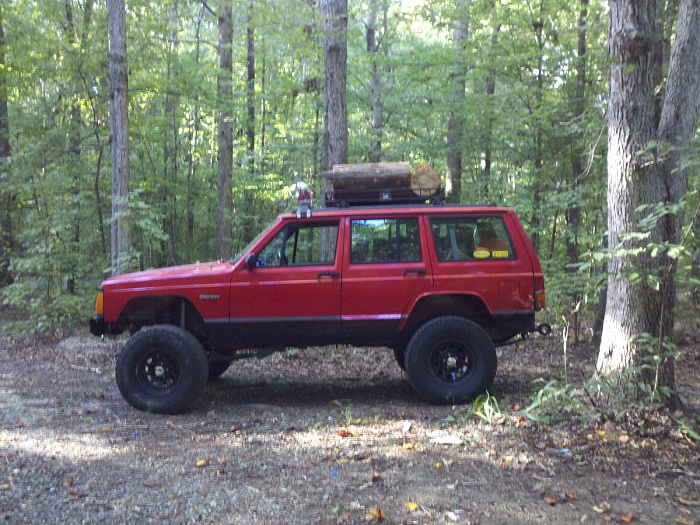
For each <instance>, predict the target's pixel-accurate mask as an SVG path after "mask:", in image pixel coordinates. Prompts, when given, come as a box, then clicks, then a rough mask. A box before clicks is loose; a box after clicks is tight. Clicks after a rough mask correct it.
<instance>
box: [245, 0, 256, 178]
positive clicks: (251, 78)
mask: <svg viewBox="0 0 700 525" xmlns="http://www.w3.org/2000/svg"><path fill="white" fill-rule="evenodd" d="M253 15H254V0H249V1H248V18H247V21H246V22H247V27H246V69H247V79H246V106H247V108H248V119H247V120H246V139H247V141H248V163H249V166H250V169H249V171H250V173H251V174H252V173H254V172H255V163H254V154H255V28H254V27H253Z"/></svg>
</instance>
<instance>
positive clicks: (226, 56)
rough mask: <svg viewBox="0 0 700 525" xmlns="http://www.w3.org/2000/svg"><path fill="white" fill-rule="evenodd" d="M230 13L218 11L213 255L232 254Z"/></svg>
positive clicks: (222, 256)
mask: <svg viewBox="0 0 700 525" xmlns="http://www.w3.org/2000/svg"><path fill="white" fill-rule="evenodd" d="M232 42H233V13H232V9H231V7H230V6H225V7H222V8H221V10H220V12H219V77H218V113H219V115H218V119H217V120H218V128H219V134H218V142H219V144H218V146H219V153H218V160H219V177H218V182H217V191H218V201H217V206H216V257H217V258H219V259H227V258H229V257H231V255H232V253H231V235H232V231H231V230H232V228H231V226H232V215H233V123H232V122H231V109H230V107H231V99H232V98H233V85H232V81H233V58H232V55H231V44H232Z"/></svg>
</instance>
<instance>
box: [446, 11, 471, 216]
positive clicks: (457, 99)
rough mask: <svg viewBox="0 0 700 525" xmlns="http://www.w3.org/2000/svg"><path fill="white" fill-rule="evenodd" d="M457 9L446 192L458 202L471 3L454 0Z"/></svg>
mask: <svg viewBox="0 0 700 525" xmlns="http://www.w3.org/2000/svg"><path fill="white" fill-rule="evenodd" d="M455 11H456V13H457V15H456V18H455V21H454V24H455V25H454V29H453V40H452V49H453V52H454V56H455V65H454V66H453V68H452V73H451V74H450V84H451V87H452V93H451V101H450V105H451V109H450V116H449V118H448V120H447V173H446V175H445V194H446V195H445V196H446V199H447V201H448V202H459V201H460V200H461V198H462V146H463V144H464V119H463V118H462V112H463V111H464V100H465V97H466V88H467V84H466V83H467V77H466V63H465V62H464V47H465V45H466V43H467V38H468V31H469V7H468V5H467V3H466V2H464V0H455Z"/></svg>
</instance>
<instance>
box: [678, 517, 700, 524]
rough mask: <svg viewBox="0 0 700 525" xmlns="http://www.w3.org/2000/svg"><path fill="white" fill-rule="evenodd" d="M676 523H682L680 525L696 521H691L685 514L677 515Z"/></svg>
mask: <svg viewBox="0 0 700 525" xmlns="http://www.w3.org/2000/svg"><path fill="white" fill-rule="evenodd" d="M676 523H680V525H695V522H694V521H690V520H689V519H687V518H684V517H683V516H677V517H676Z"/></svg>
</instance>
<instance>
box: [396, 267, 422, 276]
mask: <svg viewBox="0 0 700 525" xmlns="http://www.w3.org/2000/svg"><path fill="white" fill-rule="evenodd" d="M409 273H415V274H416V275H425V270H424V269H423V268H406V269H405V270H404V271H403V272H401V275H408V274H409Z"/></svg>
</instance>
